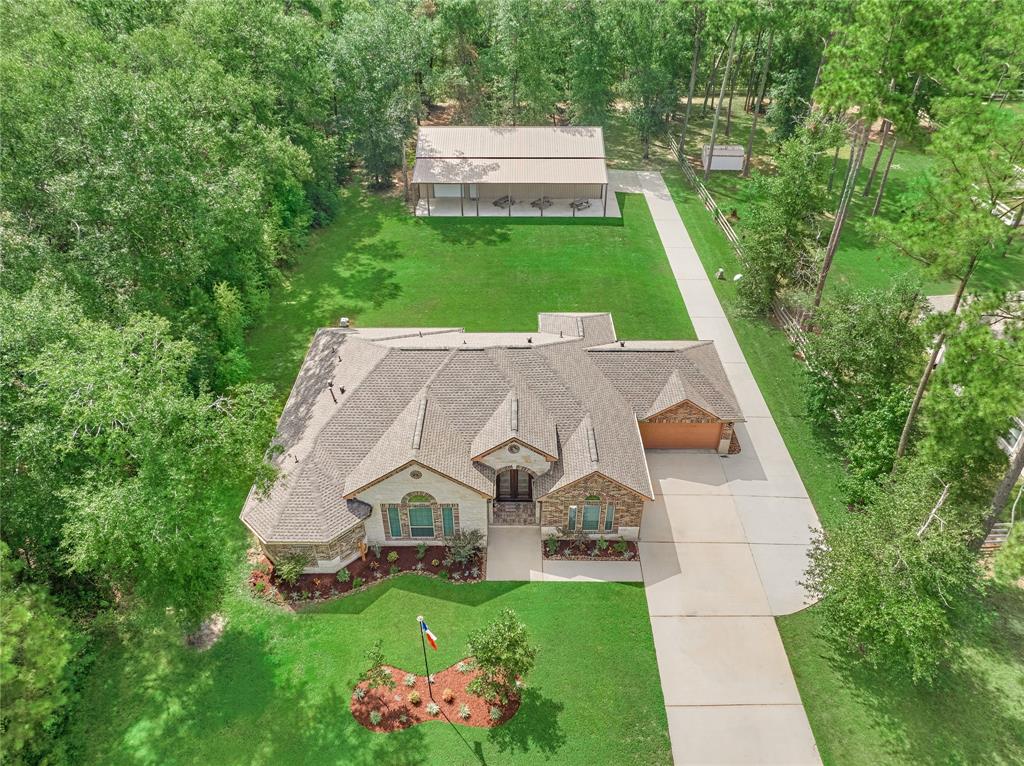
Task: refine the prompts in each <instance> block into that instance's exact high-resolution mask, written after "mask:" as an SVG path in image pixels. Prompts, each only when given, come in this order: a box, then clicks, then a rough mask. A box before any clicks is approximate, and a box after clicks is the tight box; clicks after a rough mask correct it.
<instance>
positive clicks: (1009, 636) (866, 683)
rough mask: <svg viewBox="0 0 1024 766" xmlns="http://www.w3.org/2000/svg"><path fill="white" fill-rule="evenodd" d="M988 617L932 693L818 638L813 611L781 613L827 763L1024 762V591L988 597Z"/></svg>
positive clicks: (785, 638) (784, 634) (899, 765)
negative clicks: (870, 666)
mask: <svg viewBox="0 0 1024 766" xmlns="http://www.w3.org/2000/svg"><path fill="white" fill-rule="evenodd" d="M990 602H991V603H990V605H991V606H992V608H993V609H994V610H995V613H996V617H995V621H994V622H993V623H992V624H991V625H989V626H987V627H983V628H978V629H976V630H973V631H971V632H968V633H967V634H966V635H964V636H963V646H962V651H961V661H960V662H959V663H958V664H957V665H956V666H955V667H953V668H951V669H949V670H947V671H945V672H944V673H943V674H942V675H941V676H940V678H939V679H938V681H937V683H936V686H935V688H934V689H919V688H915V687H913V686H911V685H909V684H904V683H900V682H894V681H893V679H892V678H891V677H890V676H888V675H886V674H884V673H879V672H872V671H870V670H867V669H864V668H861V667H859V666H856V665H854V664H853V663H851V662H850V660H849V658H848V657H846V656H844V655H840V654H837V653H836V650H835V649H834V648H833V647H832V646H831V645H830V644H828V643H826V642H825V641H824V640H823V639H821V638H819V636H818V632H819V626H820V622H821V615H820V613H819V612H818V611H817V610H816V609H808V610H806V611H804V612H798V613H797V614H793V615H790V616H788V617H781V618H779V619H778V625H779V630H780V631H781V633H782V640H783V642H784V643H785V645H786V652H787V653H788V654H789V661H790V665H791V666H792V668H793V673H794V675H795V676H796V682H797V686H798V687H799V689H800V696H801V698H802V699H803V702H804V707H805V708H806V709H807V716H808V718H809V719H810V722H811V728H812V729H813V731H814V736H815V739H816V740H817V743H818V750H819V751H820V753H821V757H822V760H823V761H824V762H825V764H827V765H829V764H843V765H844V766H860V765H861V764H863V766H889V764H892V766H902V765H904V764H922V766H924V765H925V764H937V763H948V764H982V763H984V764H1019V763H1024V591H1021V590H1020V589H1009V588H1007V589H1002V590H998V591H996V592H995V593H994V594H993V595H992V597H991V598H990Z"/></svg>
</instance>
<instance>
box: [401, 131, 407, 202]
mask: <svg viewBox="0 0 1024 766" xmlns="http://www.w3.org/2000/svg"><path fill="white" fill-rule="evenodd" d="M401 151H402V184H403V185H404V186H405V204H407V205H408V204H409V158H408V156H406V152H405V144H404V143H403V144H402V149H401Z"/></svg>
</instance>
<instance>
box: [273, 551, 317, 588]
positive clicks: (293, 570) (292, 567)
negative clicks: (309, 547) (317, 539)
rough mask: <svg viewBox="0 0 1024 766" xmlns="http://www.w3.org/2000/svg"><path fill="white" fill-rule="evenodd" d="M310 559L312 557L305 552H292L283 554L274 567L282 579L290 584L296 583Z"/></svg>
mask: <svg viewBox="0 0 1024 766" xmlns="http://www.w3.org/2000/svg"><path fill="white" fill-rule="evenodd" d="M310 561H311V559H310V557H309V556H308V555H306V554H304V553H292V554H289V555H287V556H282V557H281V558H280V560H279V561H278V562H277V564H276V565H275V567H274V569H275V571H276V572H277V576H278V577H279V578H280V579H281V580H283V581H284V582H286V583H288V584H289V585H294V584H295V583H297V582H298V581H299V577H300V576H301V575H302V570H303V569H305V568H306V567H308V566H309V564H310Z"/></svg>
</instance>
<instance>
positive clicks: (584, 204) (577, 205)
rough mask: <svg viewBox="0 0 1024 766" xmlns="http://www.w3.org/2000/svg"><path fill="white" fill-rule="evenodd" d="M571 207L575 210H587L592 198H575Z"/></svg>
mask: <svg viewBox="0 0 1024 766" xmlns="http://www.w3.org/2000/svg"><path fill="white" fill-rule="evenodd" d="M570 207H571V208H572V209H573V210H586V209H587V208H589V207H590V200H589V199H586V198H584V197H580V198H579V199H574V200H573V201H572V202H571V203H570Z"/></svg>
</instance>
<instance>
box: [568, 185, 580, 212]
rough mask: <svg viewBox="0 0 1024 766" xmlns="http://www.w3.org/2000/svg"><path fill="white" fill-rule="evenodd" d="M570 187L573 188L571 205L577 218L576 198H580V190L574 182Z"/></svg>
mask: <svg viewBox="0 0 1024 766" xmlns="http://www.w3.org/2000/svg"><path fill="white" fill-rule="evenodd" d="M570 188H571V189H572V199H571V200H570V201H569V207H570V208H572V217H573V218H575V217H576V200H577V199H578V198H579V197H578V194H579V192H578V191H577V189H576V184H573V185H572V186H571V187H570Z"/></svg>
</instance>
